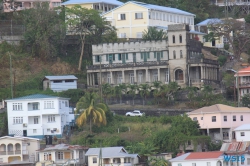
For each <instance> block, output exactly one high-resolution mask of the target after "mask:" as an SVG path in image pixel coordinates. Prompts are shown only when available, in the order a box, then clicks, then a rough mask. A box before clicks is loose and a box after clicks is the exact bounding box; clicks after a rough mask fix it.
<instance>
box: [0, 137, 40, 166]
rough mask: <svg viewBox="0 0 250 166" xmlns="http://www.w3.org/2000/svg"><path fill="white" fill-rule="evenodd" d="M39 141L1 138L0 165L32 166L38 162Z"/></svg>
mask: <svg viewBox="0 0 250 166" xmlns="http://www.w3.org/2000/svg"><path fill="white" fill-rule="evenodd" d="M38 149H40V142H39V139H35V138H28V137H20V136H14V137H11V136H4V137H0V165H15V164H17V165H19V166H31V165H33V164H34V162H36V161H37V157H36V150H38Z"/></svg>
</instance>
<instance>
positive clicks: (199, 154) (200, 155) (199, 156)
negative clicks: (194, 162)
mask: <svg viewBox="0 0 250 166" xmlns="http://www.w3.org/2000/svg"><path fill="white" fill-rule="evenodd" d="M223 153H224V152H221V151H212V152H192V153H190V155H188V156H187V157H186V158H185V160H189V159H210V158H218V157H220V156H221V155H222V154H223Z"/></svg>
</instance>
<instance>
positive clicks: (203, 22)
mask: <svg viewBox="0 0 250 166" xmlns="http://www.w3.org/2000/svg"><path fill="white" fill-rule="evenodd" d="M213 22H221V20H220V19H218V18H208V19H206V20H204V21H202V22H200V23H198V24H196V25H198V26H206V25H208V24H211V23H213Z"/></svg>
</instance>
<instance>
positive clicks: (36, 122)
mask: <svg viewBox="0 0 250 166" xmlns="http://www.w3.org/2000/svg"><path fill="white" fill-rule="evenodd" d="M38 119H39V117H38V116H34V124H38V123H39V121H38Z"/></svg>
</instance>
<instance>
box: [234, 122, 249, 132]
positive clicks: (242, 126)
mask: <svg viewBox="0 0 250 166" xmlns="http://www.w3.org/2000/svg"><path fill="white" fill-rule="evenodd" d="M242 130H250V123H248V124H243V125H240V126H239V127H237V128H235V129H234V131H242Z"/></svg>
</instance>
